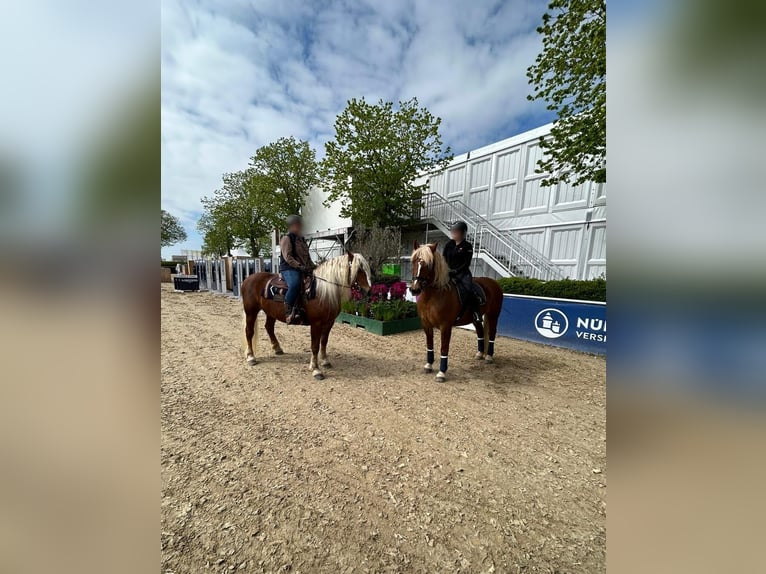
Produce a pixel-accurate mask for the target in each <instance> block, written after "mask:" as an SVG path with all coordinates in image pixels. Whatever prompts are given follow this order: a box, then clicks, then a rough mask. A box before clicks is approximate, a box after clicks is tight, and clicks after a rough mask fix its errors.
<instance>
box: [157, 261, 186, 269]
mask: <svg viewBox="0 0 766 574" xmlns="http://www.w3.org/2000/svg"><path fill="white" fill-rule="evenodd" d="M179 263H180V264H181V266H182V267H184V266H185V265H186V262H185V261H160V264H161V266H162V267H169V268H171V269H173V270H175V268H176V265H178V264H179Z"/></svg>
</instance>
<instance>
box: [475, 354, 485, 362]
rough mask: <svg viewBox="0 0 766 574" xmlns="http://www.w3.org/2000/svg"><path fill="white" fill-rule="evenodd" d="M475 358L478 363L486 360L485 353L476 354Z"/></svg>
mask: <svg viewBox="0 0 766 574" xmlns="http://www.w3.org/2000/svg"><path fill="white" fill-rule="evenodd" d="M473 358H474V359H476V360H477V361H481V360H482V359H483V358H484V353H476V354H475V355H474V357H473Z"/></svg>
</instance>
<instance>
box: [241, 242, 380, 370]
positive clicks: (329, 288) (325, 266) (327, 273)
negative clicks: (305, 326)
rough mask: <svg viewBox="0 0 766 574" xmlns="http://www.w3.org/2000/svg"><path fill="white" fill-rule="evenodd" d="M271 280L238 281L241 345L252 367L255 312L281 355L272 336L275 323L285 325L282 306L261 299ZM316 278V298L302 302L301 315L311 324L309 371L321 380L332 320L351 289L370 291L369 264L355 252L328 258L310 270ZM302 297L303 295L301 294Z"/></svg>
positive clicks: (257, 275) (268, 276) (263, 275)
mask: <svg viewBox="0 0 766 574" xmlns="http://www.w3.org/2000/svg"><path fill="white" fill-rule="evenodd" d="M272 277H274V274H272V273H255V274H253V275H250V276H249V277H248V278H247V279H245V280H244V281H243V282H242V289H241V292H242V305H243V306H244V308H245V313H244V320H245V342H246V343H247V356H246V358H247V363H248V364H249V365H255V364H256V363H257V361H256V360H255V349H257V347H258V337H257V336H256V337H255V347H254V346H253V335H256V334H257V330H258V317H257V316H258V312H259V311H261V310H263V312H264V313H265V314H266V332H267V333H268V334H269V339H271V347H272V349H273V350H274V353H275V354H277V355H282V354H284V351H282V347H280V346H279V341H277V336H276V335H275V334H274V325H275V324H276V322H277V321H282V322H283V323H284V322H285V304H284V302H283V301H274V300H273V299H267V298H266V297H264V295H263V292H264V289H265V287H266V284H267V283H268V282H269V280H270V279H271V278H272ZM314 277H315V279H316V297H314V298H313V299H309V300H308V301H304V308H305V316H306V320H307V321H308V323H309V325H311V363H310V365H309V368H310V369H311V370H312V371H313V375H314V378H315V379H317V380H322V379H324V375H323V374H322V371H321V370H319V366H320V363H321V366H322V367H331V366H332V365H331V364H330V362H329V361H328V360H327V339H328V338H329V336H330V329H332V326H333V325H334V324H335V318H336V317H337V316H338V313H340V305H341V303H342V302H343V301H345V300H346V299H348V298H349V297H350V296H351V286H352V285H357V286H359V288H360V289H361V290H362V291H363V292H364V293H368V292H369V291H370V265H369V263H367V260H366V259H365V258H364V257H362V256H361V255H360V254H359V253H351V252H348V253H345V254H343V255H341V256H339V257H335V258H333V259H329V260H328V261H325V262H324V263H322V264H320V265H319V266H318V267H317V268H316V269H315V270H314ZM302 296H303V294H302Z"/></svg>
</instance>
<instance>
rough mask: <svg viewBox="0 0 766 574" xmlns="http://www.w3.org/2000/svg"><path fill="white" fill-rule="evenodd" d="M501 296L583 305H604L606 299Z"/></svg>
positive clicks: (505, 294) (512, 294) (511, 294)
mask: <svg viewBox="0 0 766 574" xmlns="http://www.w3.org/2000/svg"><path fill="white" fill-rule="evenodd" d="M503 297H520V298H521V299H542V300H543V301H563V302H565V303H583V304H585V305H606V301H584V300H582V299H559V298H558V297H538V296H537V295H516V294H515V293H503Z"/></svg>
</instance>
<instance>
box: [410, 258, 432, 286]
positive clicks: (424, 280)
mask: <svg viewBox="0 0 766 574" xmlns="http://www.w3.org/2000/svg"><path fill="white" fill-rule="evenodd" d="M423 267H424V265H423V262H422V261H420V260H418V274H417V275H414V274H413V276H412V281H413V283H414V282H415V281H417V282H418V283H419V284H420V286H421V287H423V289H425V288H426V287H428V284H429V283H430V282H431V280H430V279H429V278H428V277H424V276H423V275H420V272H421V271H422V269H423ZM426 269H428V267H427V266H426Z"/></svg>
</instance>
